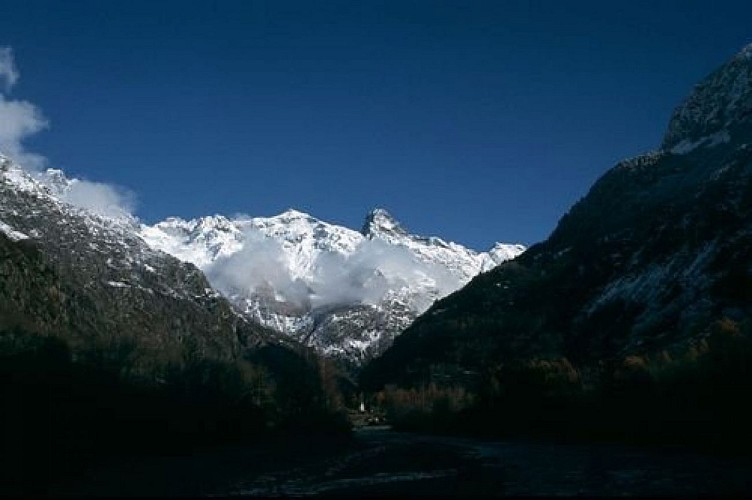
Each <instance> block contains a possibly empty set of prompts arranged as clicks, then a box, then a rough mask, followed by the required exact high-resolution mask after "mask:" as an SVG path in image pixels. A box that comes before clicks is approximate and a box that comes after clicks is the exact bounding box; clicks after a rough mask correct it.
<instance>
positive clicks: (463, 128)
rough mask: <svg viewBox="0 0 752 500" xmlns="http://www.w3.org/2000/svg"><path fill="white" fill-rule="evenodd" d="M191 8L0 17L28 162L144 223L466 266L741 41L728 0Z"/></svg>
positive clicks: (662, 114)
mask: <svg viewBox="0 0 752 500" xmlns="http://www.w3.org/2000/svg"><path fill="white" fill-rule="evenodd" d="M195 4H199V2H187V1H183V0H181V1H179V2H167V1H163V2H156V1H147V2H135V1H121V2H108V1H92V2H81V1H77V2H53V1H48V2H35V1H33V0H23V1H17V2H7V1H0V46H2V45H7V46H12V47H13V49H14V51H15V56H16V63H17V66H18V68H19V70H20V73H21V80H20V81H19V83H18V84H17V85H16V87H15V88H14V90H13V94H12V97H13V98H16V99H26V100H29V101H31V102H33V103H35V104H36V105H38V106H39V107H40V108H41V109H42V110H43V111H44V113H45V115H46V116H47V117H48V118H49V120H50V122H51V128H50V129H49V130H47V131H45V132H43V133H41V134H39V135H38V136H37V137H35V138H34V139H33V140H31V141H30V142H29V143H28V146H29V149H32V150H34V151H38V152H41V153H43V154H45V155H46V156H47V157H48V158H49V159H50V161H51V163H52V164H53V165H54V166H59V167H62V168H64V169H66V170H67V171H68V172H69V173H71V174H73V175H77V176H83V177H85V178H88V179H90V180H100V181H108V182H113V183H116V184H120V185H122V186H126V187H128V188H130V189H132V190H133V191H135V192H136V194H137V196H138V211H137V213H138V214H139V215H140V216H141V217H142V218H144V219H145V220H147V221H155V220H158V219H161V218H163V217H166V216H169V215H180V216H183V217H194V216H199V215H206V214H213V213H225V214H233V213H237V212H243V213H248V214H252V215H272V214H275V213H277V212H280V211H282V210H284V209H285V208H288V207H296V208H298V209H301V210H304V211H308V212H310V213H312V214H313V215H315V216H317V217H320V218H323V219H325V220H330V221H334V222H338V223H342V224H345V225H348V226H350V227H354V228H358V227H359V226H360V224H361V222H362V219H363V217H364V215H365V213H366V211H367V210H368V209H370V208H372V207H376V206H383V207H386V208H388V209H390V210H391V211H392V212H393V213H394V214H395V215H396V216H397V217H398V218H400V219H402V221H403V222H404V223H405V225H406V226H407V227H408V228H410V229H411V230H413V231H416V232H420V233H425V234H436V235H440V236H443V237H446V238H449V239H452V240H455V241H459V242H462V243H465V244H468V245H470V246H473V247H476V248H479V249H482V248H485V247H487V246H489V245H490V244H491V243H492V242H493V241H496V240H502V241H521V242H524V243H528V244H529V243H533V242H535V241H539V240H541V239H543V238H545V237H546V236H547V235H548V234H549V233H550V231H551V230H552V229H553V227H554V226H555V224H556V222H557V220H558V219H559V217H560V216H561V215H562V214H563V213H564V212H565V211H566V210H567V209H568V207H570V206H571V205H572V203H574V202H575V201H576V200H577V199H578V198H579V197H581V196H582V195H584V194H585V193H586V192H587V189H588V188H589V186H590V185H591V184H592V183H593V182H594V181H595V180H596V178H597V177H598V176H599V175H601V174H602V173H603V172H604V171H606V170H607V169H608V168H610V167H611V166H612V165H613V164H614V163H615V162H617V161H618V160H620V159H623V158H626V157H629V156H633V155H635V154H638V153H641V152H644V151H647V150H649V149H651V148H654V147H655V146H656V145H657V144H658V143H659V141H660V138H661V135H662V134H663V131H664V128H665V125H666V122H667V120H668V117H669V114H670V112H671V110H672V108H673V107H674V106H675V105H676V104H677V103H678V101H679V100H680V99H681V98H682V97H683V96H684V95H685V94H686V93H687V92H688V91H689V90H690V88H691V86H692V85H693V84H694V83H696V82H697V81H698V80H699V79H700V78H701V77H703V76H704V75H705V74H707V73H708V72H709V71H711V70H712V69H714V68H715V67H716V66H718V65H719V64H720V63H722V62H723V61H724V60H725V59H727V58H728V57H730V56H732V55H733V54H734V53H735V52H736V51H737V50H738V49H740V48H741V47H742V46H743V45H745V44H746V43H749V42H752V23H751V22H750V20H752V2H749V1H739V2H725V1H719V0H716V1H712V2H692V1H686V0H682V1H675V2H667V1H666V2H659V1H642V2H641V1H624V2H619V3H616V2H605V1H602V0H601V1H597V2H563V1H554V0H552V1H548V2H533V1H519V2H513V1H501V0H499V1H495V2H481V1H469V2H468V1H457V2H441V1H427V2H411V1H407V0H400V1H394V2H376V1H372V2H368V1H365V0H364V1H343V2H334V1H328V0H327V1H320V2H308V1H307V2H284V1H279V0H277V1H270V2H252V1H242V2H208V1H207V2H201V3H200V4H199V5H195Z"/></svg>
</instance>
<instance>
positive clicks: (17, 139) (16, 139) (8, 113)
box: [0, 47, 135, 216]
mask: <svg viewBox="0 0 752 500" xmlns="http://www.w3.org/2000/svg"><path fill="white" fill-rule="evenodd" d="M20 76H21V75H20V73H19V71H18V68H17V67H16V63H15V58H14V54H13V49H12V48H10V47H0V153H2V154H4V155H6V156H8V157H10V158H12V159H13V161H15V162H16V163H17V164H18V165H20V166H21V167H23V168H24V169H26V170H27V171H28V172H30V173H31V174H34V175H37V178H38V180H39V181H41V182H43V183H44V182H45V180H46V178H45V176H43V175H40V174H41V173H42V171H43V170H44V169H45V168H46V167H47V165H48V162H47V159H46V158H45V157H44V156H43V155H40V154H38V153H34V152H31V151H28V150H27V149H26V147H25V146H24V141H25V140H26V139H27V138H28V137H30V136H32V135H34V134H37V133H39V132H41V131H42V130H45V129H47V128H48V127H49V121H48V120H47V119H46V118H45V116H44V114H43V113H42V111H41V110H40V109H39V108H38V107H37V106H35V105H34V104H32V103H30V102H28V101H23V100H17V99H12V98H10V97H9V94H10V92H11V90H13V87H14V86H15V85H16V83H17V82H18V81H19V79H20ZM60 197H61V198H62V199H63V200H64V201H66V202H68V203H70V204H72V205H76V206H79V207H82V208H86V209H89V210H92V211H94V212H97V213H100V214H102V215H110V216H111V215H120V214H124V213H131V211H132V209H133V207H134V200H135V196H134V195H133V193H132V192H130V191H129V190H127V189H123V188H120V187H118V186H112V185H110V184H104V183H101V182H91V181H86V180H82V179H75V181H74V182H72V183H71V185H70V187H69V189H67V190H66V191H65V192H64V193H62V194H61V195H60Z"/></svg>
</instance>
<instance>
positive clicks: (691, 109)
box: [662, 44, 752, 151]
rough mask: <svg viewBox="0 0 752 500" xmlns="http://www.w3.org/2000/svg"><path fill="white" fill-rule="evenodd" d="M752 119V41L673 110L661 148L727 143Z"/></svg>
mask: <svg viewBox="0 0 752 500" xmlns="http://www.w3.org/2000/svg"><path fill="white" fill-rule="evenodd" d="M750 122H752V44H750V45H747V46H746V47H744V48H743V49H742V50H741V51H740V52H739V53H738V54H736V55H735V56H734V57H732V58H731V59H730V60H729V61H728V62H726V63H725V64H724V65H723V66H721V67H720V68H718V69H717V70H716V71H714V72H713V73H711V74H710V75H709V76H708V77H707V78H705V79H704V80H703V81H701V82H700V83H699V84H697V85H695V87H694V89H693V90H692V92H691V93H690V94H689V96H688V97H687V98H686V99H685V100H684V101H683V102H682V103H681V104H680V105H679V106H678V107H677V108H676V109H675V110H674V112H673V114H672V115H671V120H670V122H669V125H668V130H667V132H666V135H665V136H664V138H663V144H662V149H664V150H667V151H668V150H675V149H677V148H678V149H679V150H682V149H687V148H691V147H692V146H693V145H699V144H700V143H702V142H703V141H705V142H708V143H718V142H719V141H720V142H727V141H728V140H730V139H732V138H733V136H734V131H738V130H739V129H740V127H743V126H745V125H749V123H750Z"/></svg>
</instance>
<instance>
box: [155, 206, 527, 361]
mask: <svg viewBox="0 0 752 500" xmlns="http://www.w3.org/2000/svg"><path fill="white" fill-rule="evenodd" d="M141 236H142V237H143V239H144V240H145V241H146V242H148V243H149V244H150V245H151V246H152V247H154V248H158V249H160V250H163V251H165V252H167V253H170V254H172V255H174V256H175V257H177V258H179V259H181V260H184V261H187V262H191V263H193V264H195V265H196V266H198V267H199V268H201V269H202V270H203V271H204V272H205V273H206V275H207V276H208V277H209V280H210V281H211V283H212V284H213V285H214V286H215V287H217V288H218V289H219V290H221V291H222V292H223V293H224V294H225V295H227V296H228V297H230V298H231V300H232V301H233V302H234V303H235V304H236V305H237V306H238V307H239V308H240V309H241V310H242V311H244V312H245V313H246V314H247V315H248V316H249V317H251V318H252V319H254V320H256V321H259V322H261V323H262V324H264V325H266V326H269V327H272V328H274V329H276V330H278V331H281V332H284V333H286V334H288V335H291V336H292V337H294V338H296V339H299V340H301V341H303V342H305V343H307V344H309V345H312V346H314V347H315V348H317V349H318V350H319V351H320V352H323V353H325V354H327V355H331V356H334V357H338V358H342V359H345V360H348V361H350V362H352V363H355V364H358V363H360V362H362V361H364V360H366V359H368V358H370V357H372V356H374V355H377V354H379V353H381V352H383V350H385V349H386V348H387V347H388V346H389V345H391V342H392V340H393V339H394V337H395V336H396V335H398V334H399V333H400V332H401V331H402V330H404V329H405V328H406V327H407V326H409V324H410V323H411V322H412V321H413V319H415V317H417V316H418V315H419V314H421V313H422V312H424V311H425V310H426V309H427V308H428V307H430V305H431V304H432V303H433V302H434V301H435V300H437V299H439V298H441V297H444V296H446V295H448V294H450V293H452V292H454V291H455V290H457V289H459V288H461V287H462V286H463V285H464V284H466V283H467V282H468V281H469V280H470V279H472V278H473V277H474V276H476V275H477V274H479V273H480V272H483V271H487V270H490V269H492V268H493V267H495V266H496V265H498V264H499V263H501V262H503V261H505V260H509V259H511V258H514V257H515V256H517V255H519V254H520V253H522V252H523V251H524V250H525V248H524V247H523V246H522V245H509V244H501V243H497V244H496V245H495V246H494V247H493V248H492V249H491V250H489V251H488V252H476V251H474V250H471V249H468V248H466V247H464V246H462V245H459V244H457V243H452V242H447V241H444V240H442V239H440V238H436V237H427V238H426V237H420V236H415V235H412V234H410V233H409V232H408V231H407V230H405V229H404V228H403V227H402V226H401V225H400V224H399V222H397V221H396V220H395V219H394V218H393V217H392V216H391V215H390V214H389V213H388V212H387V211H386V210H383V209H376V210H373V211H371V213H369V214H368V216H367V218H366V220H365V223H364V225H363V228H362V230H361V231H360V232H358V231H355V230H352V229H349V228H346V227H342V226H339V225H336V224H330V223H327V222H324V221H321V220H319V219H316V218H314V217H312V216H310V215H308V214H306V213H303V212H299V211H297V210H292V209H291V210H287V211H286V212H284V213H281V214H279V215H277V216H274V217H237V218H233V219H228V218H226V217H223V216H220V215H217V216H211V217H203V218H200V219H194V220H189V221H186V220H183V219H179V218H170V219H167V220H165V221H162V222H160V223H158V224H155V225H153V226H146V225H144V226H142V228H141Z"/></svg>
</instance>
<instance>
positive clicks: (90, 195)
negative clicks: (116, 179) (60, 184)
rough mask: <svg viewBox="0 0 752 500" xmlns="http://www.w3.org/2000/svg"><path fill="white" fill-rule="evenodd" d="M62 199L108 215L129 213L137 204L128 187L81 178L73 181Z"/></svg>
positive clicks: (118, 215)
mask: <svg viewBox="0 0 752 500" xmlns="http://www.w3.org/2000/svg"><path fill="white" fill-rule="evenodd" d="M62 199H63V201H66V202H68V203H70V204H71V205H76V206H78V207H81V208H85V209H87V210H91V211H92V212H96V213H98V214H101V215H106V216H108V217H122V216H125V215H129V214H131V213H132V212H133V209H134V208H135V205H136V196H135V195H134V194H133V193H132V192H131V191H128V190H127V189H123V188H121V187H118V186H113V185H111V184H104V183H101V182H91V181H84V180H81V179H73V180H72V181H71V184H70V187H69V188H68V190H67V191H66V192H65V194H64V195H63V196H62Z"/></svg>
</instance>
